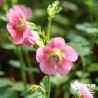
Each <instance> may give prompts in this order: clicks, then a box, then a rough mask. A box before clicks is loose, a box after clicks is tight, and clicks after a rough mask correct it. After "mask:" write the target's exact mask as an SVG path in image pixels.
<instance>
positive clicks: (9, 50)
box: [0, 0, 98, 98]
mask: <svg viewBox="0 0 98 98" xmlns="http://www.w3.org/2000/svg"><path fill="white" fill-rule="evenodd" d="M2 1H3V2H2ZM53 1H54V0H0V98H23V97H22V96H20V94H21V92H23V91H24V87H23V82H22V77H21V70H20V68H21V63H20V61H21V60H22V61H23V62H24V63H23V64H24V65H25V68H24V69H25V73H26V80H27V88H29V87H30V85H32V84H33V83H34V82H35V83H36V84H39V83H40V81H41V80H42V78H43V77H44V76H45V74H43V73H42V72H41V71H40V69H39V66H38V63H37V62H36V59H35V56H36V50H35V49H34V48H33V46H23V45H14V44H13V43H12V38H11V37H10V35H9V33H8V31H7V29H6V24H7V23H8V20H7V18H6V12H7V11H8V10H9V8H11V7H13V6H14V5H16V4H19V5H25V6H27V7H30V8H31V9H32V13H33V15H32V18H31V19H29V20H28V21H30V22H34V23H36V24H37V25H39V26H41V28H42V30H44V31H45V32H46V30H47V7H48V5H49V4H50V3H52V2H53ZM60 3H61V6H62V11H61V12H60V13H59V14H56V16H55V18H54V20H53V21H52V26H51V38H52V37H56V36H58V37H59V36H61V37H63V38H64V39H65V41H66V43H69V42H70V43H71V46H72V47H73V48H75V50H76V51H77V52H78V55H79V58H78V61H77V62H75V63H74V65H73V68H72V70H71V71H70V73H69V74H68V75H66V76H63V77H62V76H59V75H58V74H56V75H55V76H52V78H51V98H72V93H71V83H73V82H74V81H75V80H78V81H80V82H82V83H85V84H95V85H96V86H95V87H94V88H93V91H94V92H95V93H94V98H98V0H60ZM74 42H75V43H78V44H73V43H74ZM80 43H82V44H80ZM17 50H18V51H17ZM19 51H20V53H18V52H19ZM21 58H22V59H21ZM30 73H32V78H34V80H33V79H30ZM32 82H33V83H32Z"/></svg>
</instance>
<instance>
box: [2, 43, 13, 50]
mask: <svg viewBox="0 0 98 98" xmlns="http://www.w3.org/2000/svg"><path fill="white" fill-rule="evenodd" d="M1 47H2V48H4V49H6V50H14V49H15V45H13V44H1Z"/></svg>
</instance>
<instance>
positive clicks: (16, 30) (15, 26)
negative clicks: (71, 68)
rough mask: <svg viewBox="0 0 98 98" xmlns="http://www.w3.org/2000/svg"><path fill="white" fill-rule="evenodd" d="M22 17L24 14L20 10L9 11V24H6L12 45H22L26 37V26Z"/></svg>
mask: <svg viewBox="0 0 98 98" xmlns="http://www.w3.org/2000/svg"><path fill="white" fill-rule="evenodd" d="M24 17H25V16H24V13H23V12H22V11H21V10H18V11H15V10H13V9H10V10H9V17H8V18H9V21H10V22H9V23H8V24H7V30H8V31H9V33H10V35H11V36H12V38H13V43H14V44H21V43H23V41H24V38H26V37H27V35H28V26H27V22H26V20H25V18H24Z"/></svg>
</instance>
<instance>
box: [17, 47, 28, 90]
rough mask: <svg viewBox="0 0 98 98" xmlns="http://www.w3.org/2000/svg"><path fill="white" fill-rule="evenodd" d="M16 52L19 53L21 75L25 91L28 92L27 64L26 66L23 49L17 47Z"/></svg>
mask: <svg viewBox="0 0 98 98" xmlns="http://www.w3.org/2000/svg"><path fill="white" fill-rule="evenodd" d="M16 52H17V55H18V58H19V60H20V65H21V75H22V80H23V85H24V90H27V87H26V83H27V81H26V73H25V64H24V61H23V57H22V51H21V48H20V47H17V46H16Z"/></svg>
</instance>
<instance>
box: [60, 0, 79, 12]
mask: <svg viewBox="0 0 98 98" xmlns="http://www.w3.org/2000/svg"><path fill="white" fill-rule="evenodd" d="M62 6H63V8H65V9H66V8H67V9H69V10H72V11H74V12H76V11H78V7H77V5H76V4H74V3H72V2H70V1H63V2H62Z"/></svg>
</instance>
